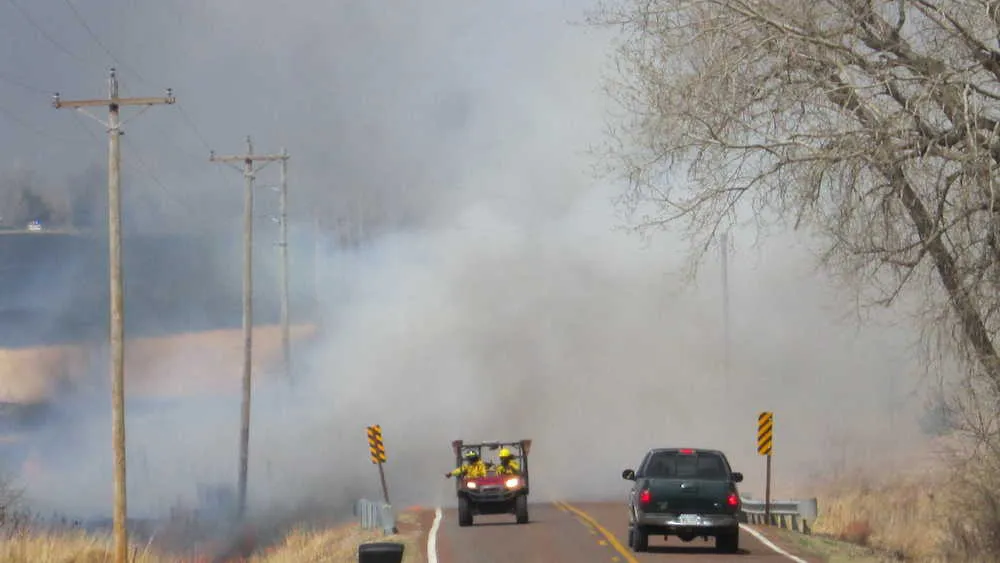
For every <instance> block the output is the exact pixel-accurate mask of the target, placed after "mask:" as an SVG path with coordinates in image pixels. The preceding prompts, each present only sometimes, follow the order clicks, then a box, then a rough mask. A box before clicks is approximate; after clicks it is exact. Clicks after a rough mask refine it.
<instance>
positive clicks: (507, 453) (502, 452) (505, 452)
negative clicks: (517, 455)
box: [497, 448, 513, 459]
mask: <svg viewBox="0 0 1000 563" xmlns="http://www.w3.org/2000/svg"><path fill="white" fill-rule="evenodd" d="M497 457H499V458H501V459H503V458H505V457H513V456H512V455H511V453H510V450H508V449H507V448H503V449H501V450H500V453H499V454H497Z"/></svg>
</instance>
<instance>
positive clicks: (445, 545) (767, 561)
mask: <svg viewBox="0 0 1000 563" xmlns="http://www.w3.org/2000/svg"><path fill="white" fill-rule="evenodd" d="M627 522H628V521H627V515H626V513H625V506H624V505H623V504H622V503H572V504H566V503H556V504H532V505H531V522H530V523H528V524H522V525H520V526H518V525H516V524H515V523H514V516H513V515H506V516H505V515H497V516H477V517H476V522H475V524H474V525H473V526H470V527H467V528H460V527H459V526H458V519H457V515H456V512H455V510H445V511H443V516H442V519H441V522H440V524H439V528H438V531H437V556H438V562H439V563H513V562H515V561H516V562H520V563H559V562H564V561H565V562H573V563H609V562H615V563H634V562H636V561H664V560H669V561H671V562H675V561H676V562H680V563H685V562H687V563H695V562H699V563H721V562H728V561H739V562H740V563H793V562H795V561H809V559H808V558H803V559H799V560H795V559H791V558H789V557H787V556H785V555H782V554H780V553H777V552H776V551H774V550H773V549H771V548H770V547H768V546H767V545H765V544H763V543H761V542H760V541H759V540H757V539H755V538H754V537H753V536H752V535H751V534H749V533H747V532H745V531H744V532H742V533H741V534H740V536H741V537H740V553H739V554H720V553H716V552H715V542H714V541H713V540H709V541H707V542H706V541H704V540H700V539H696V540H694V541H691V542H689V543H684V542H682V541H680V540H679V539H677V538H673V537H672V538H670V540H669V541H665V540H664V539H663V538H662V537H651V538H650V540H649V544H650V545H649V547H650V549H649V553H633V552H632V551H631V550H630V549H629V548H628V547H627V543H626V541H627V540H626V538H627V536H626V528H627Z"/></svg>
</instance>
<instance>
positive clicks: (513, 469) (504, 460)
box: [497, 448, 521, 475]
mask: <svg viewBox="0 0 1000 563" xmlns="http://www.w3.org/2000/svg"><path fill="white" fill-rule="evenodd" d="M497 457H499V458H500V465H498V466H497V475H520V474H521V464H519V463H518V462H517V460H516V459H514V455H513V454H511V453H510V450H508V449H507V448H502V449H501V450H500V453H499V454H497Z"/></svg>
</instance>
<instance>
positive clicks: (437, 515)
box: [427, 506, 805, 563]
mask: <svg viewBox="0 0 1000 563" xmlns="http://www.w3.org/2000/svg"><path fill="white" fill-rule="evenodd" d="M441 516H442V513H441V507H440V506H439V507H437V508H436V509H435V510H434V523H433V524H431V529H430V531H429V532H427V563H438V553H437V543H438V528H440V527H441ZM802 563H805V561H803V562H802Z"/></svg>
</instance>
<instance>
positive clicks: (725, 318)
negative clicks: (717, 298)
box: [719, 231, 732, 398]
mask: <svg viewBox="0 0 1000 563" xmlns="http://www.w3.org/2000/svg"><path fill="white" fill-rule="evenodd" d="M719 251H720V261H721V266H722V333H723V335H722V347H723V359H722V361H723V373H724V376H725V385H726V394H727V396H728V394H729V387H730V371H731V364H732V344H731V343H732V339H731V338H730V326H729V232H728V231H727V232H725V233H722V236H721V237H720V241H719ZM727 398H728V397H727Z"/></svg>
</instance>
